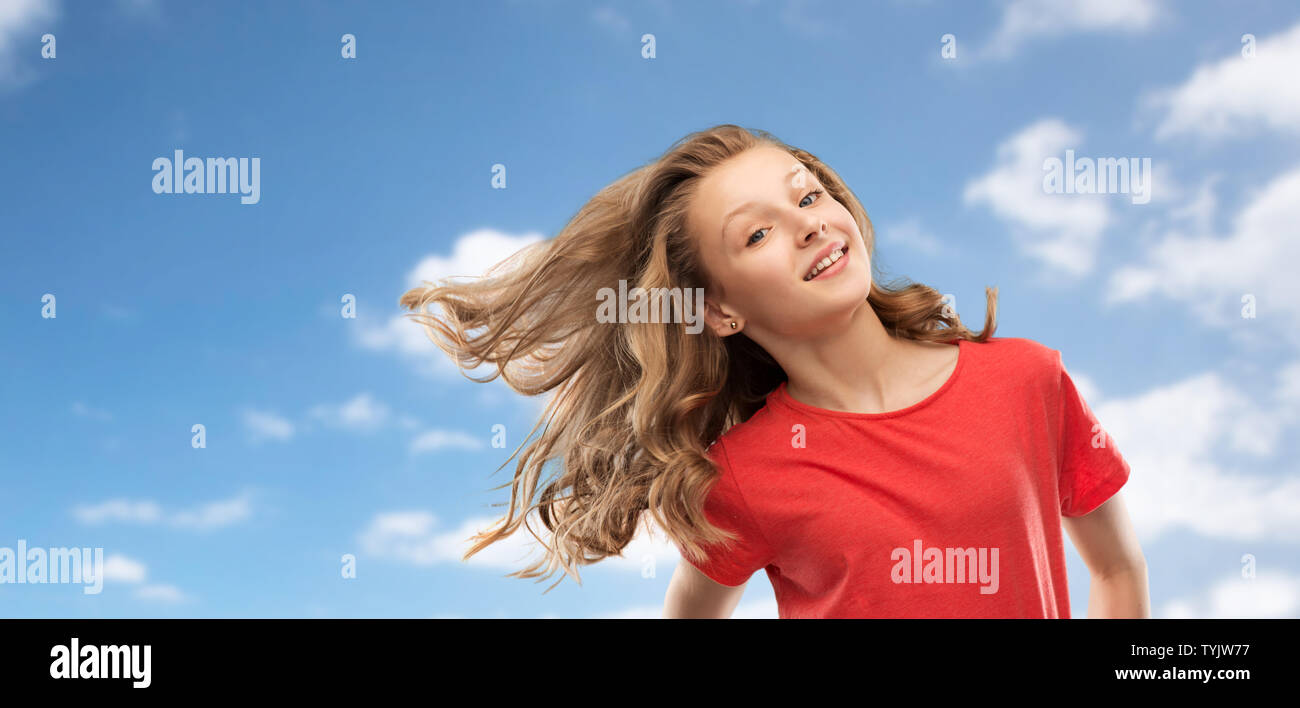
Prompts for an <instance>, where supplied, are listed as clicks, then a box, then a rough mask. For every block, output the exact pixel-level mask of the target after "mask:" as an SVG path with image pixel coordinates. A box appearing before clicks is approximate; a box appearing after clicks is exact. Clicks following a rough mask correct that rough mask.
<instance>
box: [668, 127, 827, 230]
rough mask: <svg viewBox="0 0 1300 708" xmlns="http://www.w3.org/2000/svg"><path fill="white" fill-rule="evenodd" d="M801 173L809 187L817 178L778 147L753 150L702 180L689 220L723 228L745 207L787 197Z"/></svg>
mask: <svg viewBox="0 0 1300 708" xmlns="http://www.w3.org/2000/svg"><path fill="white" fill-rule="evenodd" d="M799 174H802V175H803V176H804V179H805V180H807V184H811V183H812V182H813V181H814V180H815V179H816V178H815V177H814V176H813V175H812V173H811V172H809V171H808V170H807V168H805V167H804V166H803V163H801V162H799V160H798V159H796V158H795V157H794V156H793V155H791V154H790V153H788V152H786V151H784V150H782V149H780V148H778V147H774V146H771V145H760V146H758V147H754V148H750V149H749V150H746V151H745V152H742V153H740V154H739V155H736V156H734V157H732V158H730V159H729V160H727V161H725V162H723V163H722V164H720V165H718V166H717V167H715V168H714V169H713V170H711V171H710V172H709V173H708V174H706V175H705V176H704V177H703V178H702V179H701V180H700V182H699V186H698V188H697V190H696V193H695V199H694V200H693V203H692V204H691V217H690V218H691V220H692V221H693V222H695V223H696V224H697V225H698V226H699V227H701V228H703V229H707V230H716V229H718V228H721V226H722V222H723V221H724V219H725V217H726V215H727V214H729V213H731V211H732V210H733V209H735V208H737V207H739V206H741V205H742V204H745V203H748V202H751V201H764V200H767V199H772V198H782V197H784V196H785V194H786V192H788V191H790V189H791V188H792V186H794V178H795V176H796V175H799Z"/></svg>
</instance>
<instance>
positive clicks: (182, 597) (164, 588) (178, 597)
mask: <svg viewBox="0 0 1300 708" xmlns="http://www.w3.org/2000/svg"><path fill="white" fill-rule="evenodd" d="M135 596H136V597H137V598H139V599H141V600H148V601H150V602H163V603H167V604H176V603H181V602H185V601H187V600H188V599H189V597H188V596H187V595H186V594H185V593H183V592H181V589H180V588H178V587H176V586H175V585H144V586H141V587H140V588H138V589H137V590H136V591H135Z"/></svg>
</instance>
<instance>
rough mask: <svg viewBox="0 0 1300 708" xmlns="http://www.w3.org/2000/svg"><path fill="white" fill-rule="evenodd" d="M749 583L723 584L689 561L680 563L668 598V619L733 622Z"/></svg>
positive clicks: (670, 583) (666, 605)
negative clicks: (732, 614) (728, 620)
mask: <svg viewBox="0 0 1300 708" xmlns="http://www.w3.org/2000/svg"><path fill="white" fill-rule="evenodd" d="M745 585H746V583H741V584H740V585H737V586H735V587H731V586H729V585H723V584H721V583H719V582H717V581H715V580H714V579H712V578H710V577H709V576H707V575H705V574H704V573H701V572H700V570H699V569H698V568H696V567H695V566H693V565H691V564H690V562H689V561H687V560H686V559H685V558H683V559H682V560H681V562H679V563H678V564H677V569H676V570H674V571H673V577H672V580H669V581H668V593H667V595H665V596H664V615H663V617H664V619H730V617H731V613H733V612H735V611H736V605H738V604H740V597H741V596H742V595H744V594H745Z"/></svg>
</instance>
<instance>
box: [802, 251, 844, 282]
mask: <svg viewBox="0 0 1300 708" xmlns="http://www.w3.org/2000/svg"><path fill="white" fill-rule="evenodd" d="M836 248H838V249H840V254H841V255H840V261H842V260H844V259H845V258H847V257H848V255H849V245H848V244H847V243H845V242H843V241H837V242H835V243H832V244H829V245H827V246H826V247H825V248H823V249H822V251H821V253H818V254H817V258H816V259H814V260H813V262H812V263H811V264H809V266H808V269H807V270H805V271H804V274H805V275H807V273H808V271H809V270H812V269H813V268H815V267H817V264H818V263H821V262H822V260H824V259H825V258H826V257H827V256H829V255H830V254H831V253H832V252H833V251H834V250H835V249H836ZM840 261H835V262H834V263H832V264H830V265H829V266H827V267H826V268H825V270H823V271H822V272H820V273H818V274H817V276H816V277H814V278H812V279H811V280H817V279H818V278H820V277H822V276H823V275H826V273H827V271H833V270H836V269H837V268H836V267H837V266H838V265H839V264H840ZM811 280H804V282H811Z"/></svg>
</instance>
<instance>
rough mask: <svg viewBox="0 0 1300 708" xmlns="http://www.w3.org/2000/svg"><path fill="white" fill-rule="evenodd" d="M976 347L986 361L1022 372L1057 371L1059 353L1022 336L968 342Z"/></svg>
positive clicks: (1059, 363)
mask: <svg viewBox="0 0 1300 708" xmlns="http://www.w3.org/2000/svg"><path fill="white" fill-rule="evenodd" d="M968 344H973V345H974V346H976V347H978V348H979V350H980V353H981V355H982V358H983V359H985V360H986V361H988V362H990V363H993V364H996V365H999V366H1003V367H1009V368H1011V369H1013V370H1016V371H1020V372H1023V373H1036V374H1041V375H1046V376H1050V375H1054V374H1057V373H1059V370H1060V366H1061V353H1060V352H1059V351H1057V350H1055V349H1052V348H1051V347H1049V346H1047V345H1045V344H1042V343H1040V342H1036V341H1034V340H1032V339H1026V338H1024V337H990V338H989V339H988V341H986V342H980V343H975V342H968Z"/></svg>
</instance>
